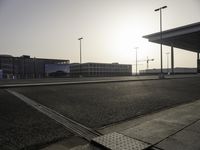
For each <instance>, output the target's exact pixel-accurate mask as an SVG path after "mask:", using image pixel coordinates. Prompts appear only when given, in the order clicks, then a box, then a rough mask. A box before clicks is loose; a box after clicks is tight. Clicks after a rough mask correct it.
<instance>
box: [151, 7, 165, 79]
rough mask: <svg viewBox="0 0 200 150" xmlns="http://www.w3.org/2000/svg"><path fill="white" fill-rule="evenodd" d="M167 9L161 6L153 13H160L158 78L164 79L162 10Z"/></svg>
mask: <svg viewBox="0 0 200 150" xmlns="http://www.w3.org/2000/svg"><path fill="white" fill-rule="evenodd" d="M165 8H167V6H163V7H160V8H157V9H155V10H154V11H159V12H160V77H161V78H164V75H163V61H162V10H163V9H165Z"/></svg>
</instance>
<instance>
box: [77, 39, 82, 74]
mask: <svg viewBox="0 0 200 150" xmlns="http://www.w3.org/2000/svg"><path fill="white" fill-rule="evenodd" d="M82 39H83V37H81V38H78V40H79V41H80V67H79V69H80V70H79V71H80V76H81V75H82V69H81V64H82V51H81V40H82Z"/></svg>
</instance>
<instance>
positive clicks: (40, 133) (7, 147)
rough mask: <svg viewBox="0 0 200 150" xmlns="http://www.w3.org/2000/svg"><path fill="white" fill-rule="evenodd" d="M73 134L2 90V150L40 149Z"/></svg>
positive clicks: (0, 117)
mask: <svg viewBox="0 0 200 150" xmlns="http://www.w3.org/2000/svg"><path fill="white" fill-rule="evenodd" d="M72 136H73V134H72V133H71V132H69V131H67V130H66V128H64V127H63V126H61V125H60V124H58V123H56V122H55V121H54V120H52V119H50V118H48V117H47V116H45V115H43V114H41V113H40V112H38V111H37V110H35V109H33V108H32V107H30V106H28V105H26V104H25V103H24V102H22V101H21V100H19V99H18V98H16V97H15V96H13V95H11V94H9V93H8V92H6V91H5V90H0V149H1V150H19V149H39V148H42V147H44V146H46V145H47V144H50V143H54V142H56V141H59V140H63V139H67V138H70V137H72Z"/></svg>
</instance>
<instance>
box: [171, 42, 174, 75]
mask: <svg viewBox="0 0 200 150" xmlns="http://www.w3.org/2000/svg"><path fill="white" fill-rule="evenodd" d="M171 73H172V74H174V47H173V46H171Z"/></svg>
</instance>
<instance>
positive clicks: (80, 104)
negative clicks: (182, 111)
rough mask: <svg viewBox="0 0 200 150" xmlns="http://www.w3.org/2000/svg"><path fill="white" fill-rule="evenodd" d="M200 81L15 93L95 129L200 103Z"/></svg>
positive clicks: (65, 87)
mask: <svg viewBox="0 0 200 150" xmlns="http://www.w3.org/2000/svg"><path fill="white" fill-rule="evenodd" d="M199 88H200V78H199V77H195V78H181V79H170V80H146V81H137V82H134V81H133V82H114V83H98V84H79V85H60V86H41V87H26V88H16V89H13V90H14V91H17V92H19V93H21V94H24V95H25V96H27V97H29V98H31V99H32V100H34V101H36V102H38V103H41V104H42V105H45V106H47V107H49V108H51V109H53V110H56V111H57V112H59V113H61V114H63V115H65V116H67V117H69V118H71V119H72V120H75V121H77V122H79V123H81V124H84V125H85V126H88V127H91V128H95V129H96V128H100V127H102V126H106V125H110V124H112V123H116V122H121V121H124V120H128V119H133V118H135V117H137V116H140V115H145V114H148V113H152V112H155V111H159V110H162V109H166V108H169V107H174V106H176V105H179V104H183V103H187V102H191V101H195V100H197V99H200V92H199Z"/></svg>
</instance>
